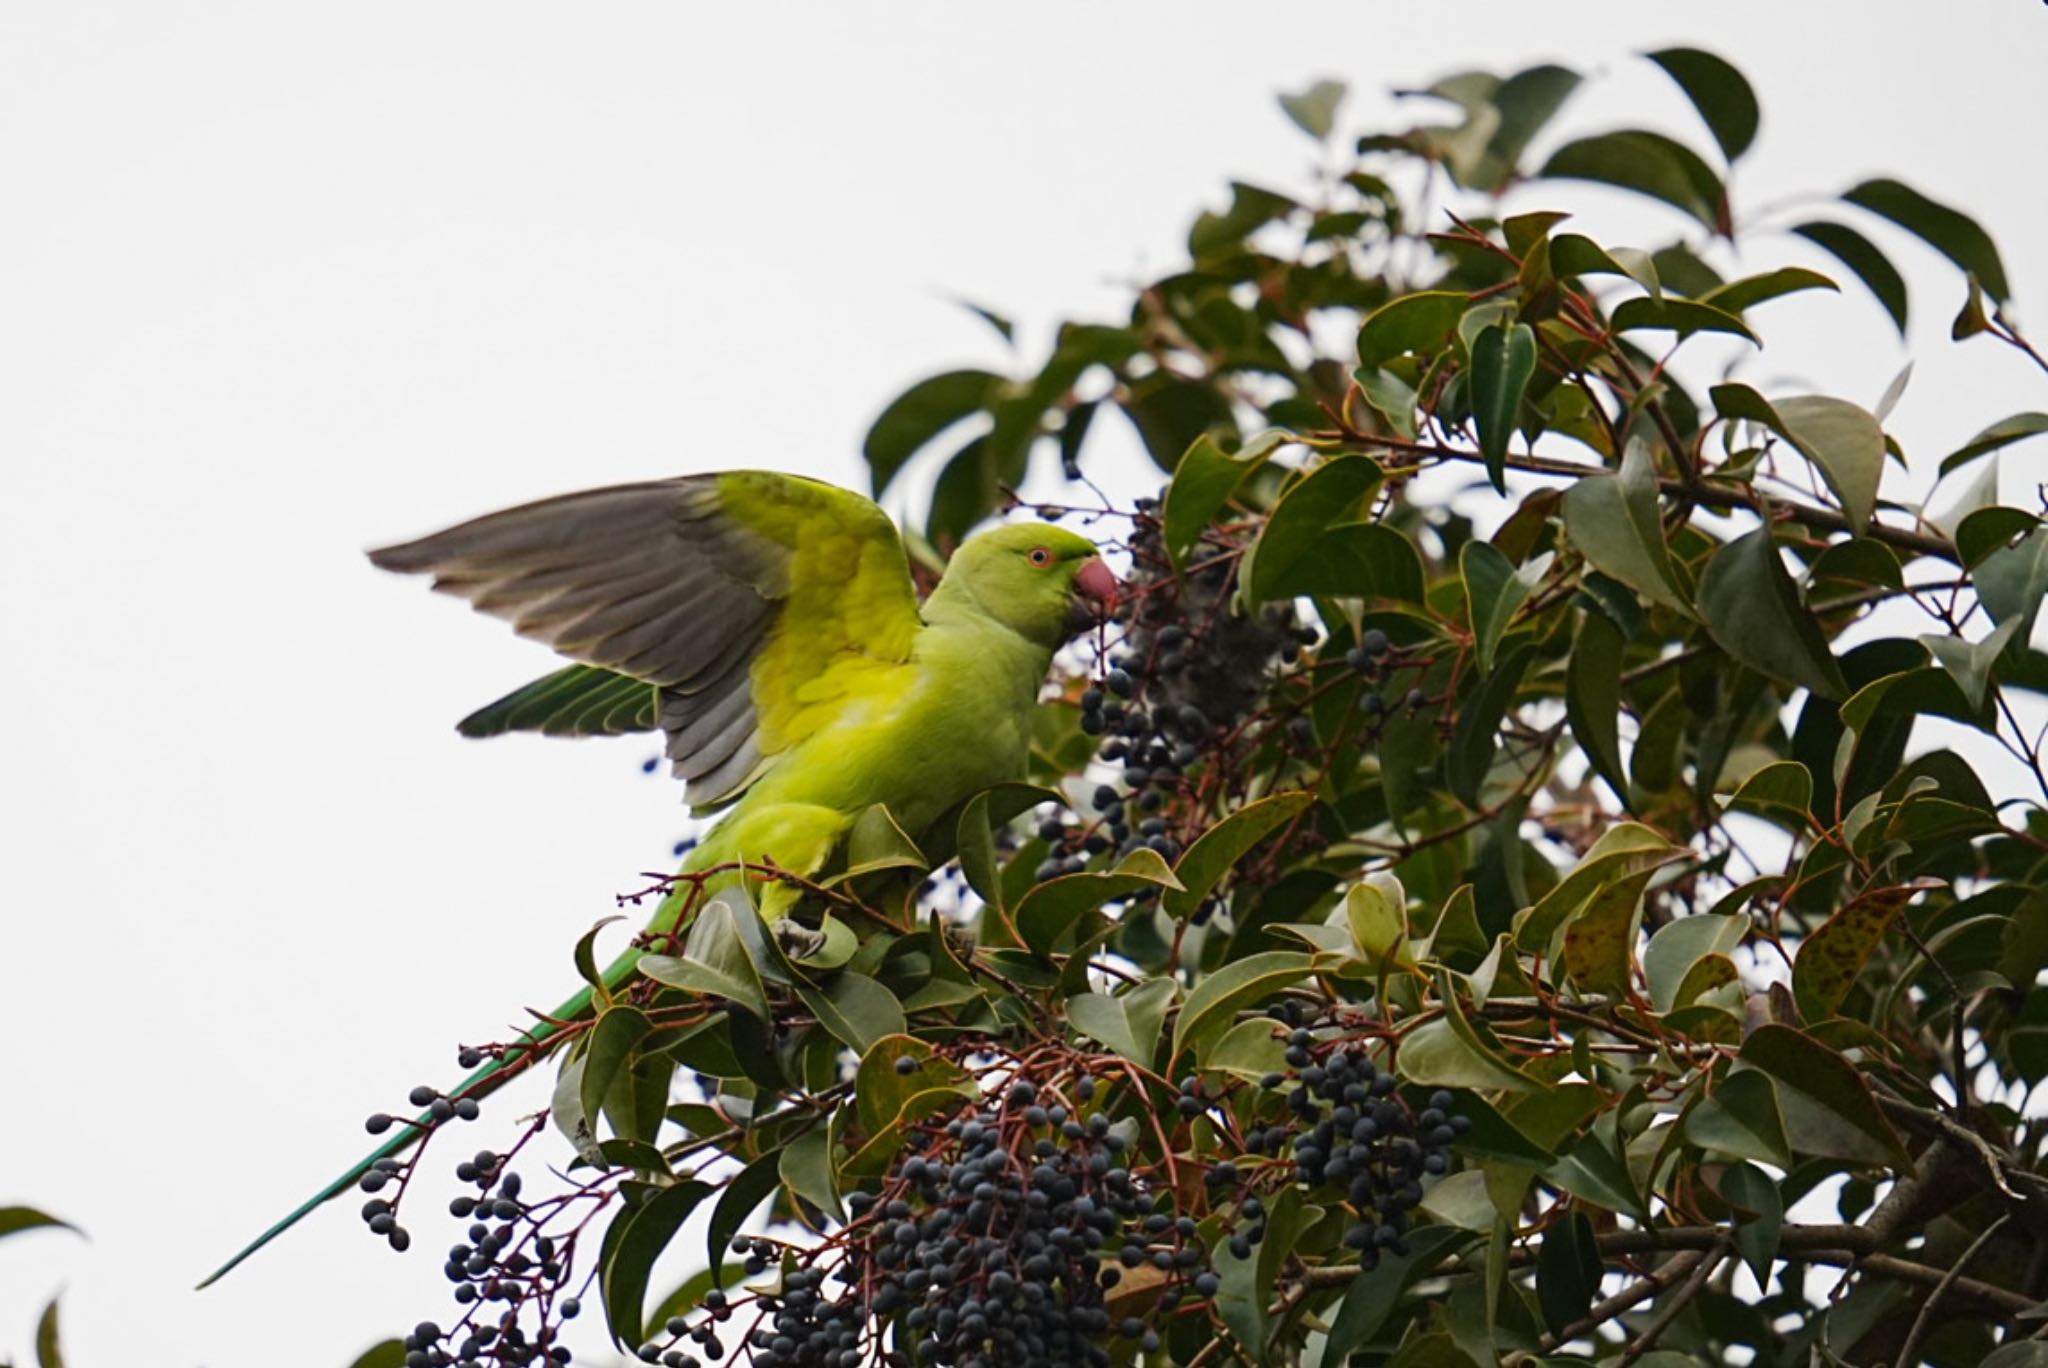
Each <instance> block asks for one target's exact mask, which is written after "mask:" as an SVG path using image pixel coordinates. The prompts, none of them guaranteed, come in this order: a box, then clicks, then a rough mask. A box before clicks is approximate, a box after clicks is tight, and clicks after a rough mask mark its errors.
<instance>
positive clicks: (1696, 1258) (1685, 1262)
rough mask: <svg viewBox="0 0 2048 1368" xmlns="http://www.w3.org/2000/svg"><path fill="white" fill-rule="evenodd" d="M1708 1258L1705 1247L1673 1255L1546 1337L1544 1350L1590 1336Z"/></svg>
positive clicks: (1547, 1351) (1548, 1350) (1547, 1350)
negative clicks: (1580, 1337)
mask: <svg viewBox="0 0 2048 1368" xmlns="http://www.w3.org/2000/svg"><path fill="white" fill-rule="evenodd" d="M1706 1257H1707V1254H1706V1251H1705V1250H1703V1249H1686V1250H1681V1251H1679V1252H1678V1253H1676V1254H1673V1255H1672V1256H1671V1257H1670V1258H1668V1259H1666V1260H1665V1261H1664V1262H1663V1263H1661V1264H1659V1265H1658V1266H1657V1267H1656V1268H1655V1269H1653V1270H1652V1271H1651V1272H1649V1273H1646V1274H1644V1275H1643V1276H1642V1277H1641V1278H1639V1279H1637V1280H1636V1281H1635V1282H1632V1283H1630V1284H1629V1285H1628V1286H1627V1287H1624V1288H1622V1289H1621V1291H1619V1292H1617V1293H1615V1294H1614V1295H1613V1296H1611V1297H1609V1298H1608V1299H1607V1300H1606V1301H1603V1302H1600V1303H1598V1304H1597V1305H1595V1306H1594V1307H1592V1309H1590V1310H1588V1311H1587V1312H1586V1314H1585V1315H1583V1316H1581V1317H1580V1318H1579V1319H1577V1320H1575V1321H1573V1322H1572V1323H1571V1324H1570V1325H1567V1326H1566V1327H1565V1328H1564V1329H1562V1330H1560V1331H1558V1332H1557V1333H1556V1334H1555V1335H1545V1336H1544V1337H1543V1341H1542V1343H1543V1351H1544V1352H1545V1353H1549V1352H1550V1351H1551V1350H1553V1349H1556V1348H1557V1347H1559V1346H1560V1345H1565V1344H1570V1343H1571V1342H1572V1341H1573V1340H1575V1339H1577V1338H1578V1337H1579V1336H1581V1335H1589V1334H1591V1333H1592V1332H1593V1331H1595V1330H1598V1329H1599V1328H1600V1327H1601V1326H1603V1325H1605V1324H1606V1323H1607V1322H1608V1321H1611V1320H1613V1319H1614V1318H1615V1317H1616V1316H1618V1315H1620V1314H1621V1313H1622V1312H1624V1311H1627V1310H1629V1309H1630V1308H1631V1307H1633V1306H1635V1305H1636V1303H1638V1302H1642V1301H1647V1300H1649V1299H1650V1298H1651V1297H1654V1296H1656V1295H1657V1294H1658V1293H1659V1292H1662V1291H1663V1290H1664V1289H1665V1288H1667V1287H1669V1286H1670V1285H1671V1284H1672V1283H1674V1282H1676V1281H1678V1280H1679V1279H1680V1278H1683V1277H1685V1276H1687V1275H1688V1274H1690V1273H1691V1272H1692V1271H1693V1269H1694V1268H1695V1267H1697V1266H1698V1264H1699V1262H1700V1260H1702V1259H1704V1258H1706Z"/></svg>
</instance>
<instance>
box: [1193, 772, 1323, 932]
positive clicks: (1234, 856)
mask: <svg viewBox="0 0 2048 1368" xmlns="http://www.w3.org/2000/svg"><path fill="white" fill-rule="evenodd" d="M1314 801H1315V795H1314V794H1311V793H1275V794H1269V795H1268V796H1266V797H1264V798H1261V799H1258V800H1257V801H1256V802H1251V803H1246V804H1245V805H1244V806H1243V807H1241V808H1238V809H1237V810H1236V811H1235V812H1233V813H1231V814H1230V815H1229V816H1228V817H1226V818H1224V819H1223V820H1222V821H1220V822H1218V823H1216V825H1214V826H1212V827H1210V828H1209V829H1208V830H1207V831H1205V832H1203V833H1202V834H1201V835H1200V836H1198V837H1196V838H1195V843H1194V844H1193V845H1191V846H1189V847H1188V848H1187V850H1186V852H1185V853H1183V854H1182V855H1181V857H1180V859H1179V860H1178V861H1176V862H1175V864H1174V866H1173V873H1174V877H1175V878H1177V879H1179V880H1180V885H1181V886H1180V887H1179V888H1172V889H1168V890H1166V892H1165V893H1164V894H1163V895H1161V897H1160V900H1159V904H1160V906H1161V907H1163V908H1165V909H1166V913H1167V915H1168V916H1170V917H1174V918H1176V919H1185V918H1187V917H1191V916H1193V915H1194V913H1195V910H1196V909H1197V908H1199V907H1200V906H1201V905H1202V902H1203V900H1204V899H1206V898H1207V897H1208V896H1209V894H1210V893H1211V892H1213V891H1214V890H1215V888H1216V885H1217V884H1218V883H1220V882H1221V881H1222V879H1223V876H1224V875H1226V874H1228V873H1229V872H1230V871H1231V870H1232V869H1233V868H1234V867H1236V865H1237V862H1238V861H1239V860H1241V859H1243V858H1244V856H1245V855H1246V854H1247V853H1248V852H1249V851H1250V850H1251V849H1252V847H1253V846H1256V845H1257V844H1258V843H1259V842H1260V841H1263V840H1264V839H1265V838H1266V837H1267V836H1269V835H1271V834H1272V833H1273V832H1274V831H1277V830H1278V829H1279V828H1280V827H1281V826H1283V825H1285V824H1286V823H1288V822H1290V821H1292V820H1294V819H1295V818H1296V817H1298V816H1300V815H1301V814H1302V813H1303V812H1304V811H1306V810H1307V808H1308V807H1309V805H1310V804H1311V803H1313V802H1314Z"/></svg>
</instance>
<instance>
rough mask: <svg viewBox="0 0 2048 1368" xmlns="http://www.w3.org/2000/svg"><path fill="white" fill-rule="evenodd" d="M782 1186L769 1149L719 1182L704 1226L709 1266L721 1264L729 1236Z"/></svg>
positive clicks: (777, 1160)
mask: <svg viewBox="0 0 2048 1368" xmlns="http://www.w3.org/2000/svg"><path fill="white" fill-rule="evenodd" d="M781 1186H782V1164H781V1158H780V1156H779V1155H777V1154H775V1153H772V1152H771V1153H768V1154H764V1155H762V1156H761V1157H760V1158H758V1159H756V1160H754V1161H753V1162H752V1163H750V1164H748V1165H747V1166H746V1167H745V1168H744V1169H741V1170H740V1171H739V1173H737V1174H736V1175H734V1176H733V1177H732V1178H731V1179H730V1180H728V1181H727V1182H726V1183H724V1184H723V1185H722V1187H721V1189H720V1191H719V1194H718V1205H716V1206H714V1207H712V1208H711V1221H710V1224H709V1225H708V1226H706V1228H705V1240H706V1246H707V1249H708V1251H709V1255H710V1266H711V1268H712V1269H714V1270H720V1269H722V1268H723V1261H724V1259H725V1258H726V1255H727V1253H728V1249H727V1246H729V1245H730V1244H731V1243H732V1237H733V1236H735V1235H737V1234H739V1233H740V1231H741V1230H742V1229H743V1228H745V1226H746V1224H747V1218H748V1217H749V1216H752V1215H753V1214H754V1212H755V1211H757V1210H759V1209H760V1206H761V1203H763V1202H765V1201H767V1200H768V1198H769V1196H770V1195H771V1194H772V1193H774V1192H775V1190H776V1189H777V1188H779V1187H781ZM713 1285H714V1286H717V1287H723V1286H724V1285H725V1284H724V1283H723V1282H718V1281H715V1280H714V1283H713Z"/></svg>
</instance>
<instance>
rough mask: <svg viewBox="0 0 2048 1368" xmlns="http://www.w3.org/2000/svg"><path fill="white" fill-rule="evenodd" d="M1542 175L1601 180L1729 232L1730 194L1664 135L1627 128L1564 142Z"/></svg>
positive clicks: (1692, 156)
mask: <svg viewBox="0 0 2048 1368" xmlns="http://www.w3.org/2000/svg"><path fill="white" fill-rule="evenodd" d="M1537 174H1538V175H1539V176H1544V177H1549V178H1552V179H1567V180H1589V181H1598V182H1600V183H1601V184H1603V185H1613V186H1619V187H1620V188H1621V189H1623V190H1633V191H1635V192H1636V193H1637V194H1639V195H1648V196H1649V197H1650V198H1652V199H1657V200H1662V201H1663V202H1664V203H1666V204H1669V205H1672V206H1674V207H1675V208H1678V209H1682V210H1684V211H1685V212H1686V213H1688V214H1690V215H1692V216H1693V217H1694V218H1695V219H1698V220H1699V221H1700V222H1701V223H1702V224H1705V225H1706V226H1707V227H1708V228H1711V229H1713V230H1714V231H1716V232H1725V231H1726V230H1727V219H1728V207H1727V199H1726V192H1725V191H1724V190H1723V189H1722V188H1721V179H1720V177H1719V176H1717V175H1716V174H1715V173H1714V169H1713V168H1712V167H1710V166H1708V165H1707V164H1706V163H1705V162H1704V161H1702V160H1700V157H1699V154H1698V153H1696V152H1694V151H1692V150H1691V149H1690V148H1688V147H1686V146H1685V145H1684V144H1682V143H1678V142H1674V141H1673V140H1672V139H1670V138H1667V137H1665V136H1664V135H1663V134H1661V133H1651V132H1647V131H1645V130H1642V129H1624V130H1622V131H1620V132H1616V133H1602V134H1599V135H1597V136H1594V137H1590V138H1580V139H1578V140H1576V141H1574V142H1569V143H1566V144H1565V145H1564V146H1563V147H1560V148H1559V149H1558V150H1557V151H1555V152H1553V153H1552V154H1551V156H1550V160H1549V161H1547V162H1545V163H1544V165H1543V169H1542V170H1541V171H1539V172H1537Z"/></svg>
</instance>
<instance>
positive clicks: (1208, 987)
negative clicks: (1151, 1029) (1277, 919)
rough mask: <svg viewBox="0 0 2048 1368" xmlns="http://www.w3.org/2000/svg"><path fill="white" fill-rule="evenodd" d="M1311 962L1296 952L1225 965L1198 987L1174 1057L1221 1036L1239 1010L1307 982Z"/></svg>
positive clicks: (1178, 1027)
mask: <svg viewBox="0 0 2048 1368" xmlns="http://www.w3.org/2000/svg"><path fill="white" fill-rule="evenodd" d="M1309 973H1310V960H1309V957H1308V956H1307V955H1304V954H1300V953H1298V952H1296V951H1292V950H1268V951H1266V952H1264V953H1263V954H1257V955H1247V956H1246V957H1245V958H1243V959H1241V960H1234V961H1232V962H1231V963H1229V964H1226V965H1224V966H1223V967H1222V968H1221V969H1218V970H1217V971H1216V972H1215V973H1213V974H1210V975H1208V976H1207V977H1205V978H1204V979H1202V981H1201V982H1199V983H1197V984H1196V985H1195V987H1194V990H1193V991H1192V992H1190V993H1189V994H1188V1000H1187V1002H1186V1003H1185V1004H1183V1005H1182V1007H1181V1009H1180V1017H1179V1019H1178V1020H1176V1021H1175V1022H1174V1024H1173V1053H1174V1054H1175V1055H1176V1056H1178V1055H1179V1054H1180V1053H1181V1052H1182V1051H1183V1050H1184V1049H1186V1048H1188V1046H1189V1045H1190V1044H1193V1045H1195V1046H1197V1048H1199V1046H1200V1042H1202V1041H1203V1040H1204V1039H1207V1038H1210V1037H1212V1036H1218V1035H1221V1034H1222V1033H1223V1030H1224V1029H1225V1028H1226V1027H1228V1026H1229V1024H1230V1020H1231V1015H1232V1014H1233V1013H1235V1012H1236V1011H1237V1010H1238V1008H1240V1007H1244V1006H1247V1005H1249V1004H1251V1003H1255V1002H1260V1001H1263V1000H1264V999H1265V998H1266V996H1267V995H1269V994H1271V993H1274V992H1276V991H1278V990H1279V989H1281V988H1285V987H1286V986H1287V985H1288V984H1290V983H1295V982H1297V981H1299V980H1301V979H1304V978H1307V977H1308V975H1309Z"/></svg>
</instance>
